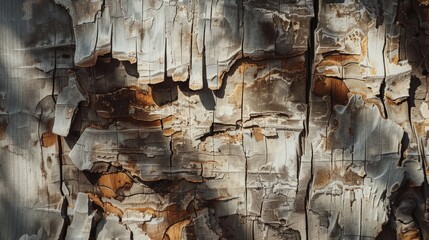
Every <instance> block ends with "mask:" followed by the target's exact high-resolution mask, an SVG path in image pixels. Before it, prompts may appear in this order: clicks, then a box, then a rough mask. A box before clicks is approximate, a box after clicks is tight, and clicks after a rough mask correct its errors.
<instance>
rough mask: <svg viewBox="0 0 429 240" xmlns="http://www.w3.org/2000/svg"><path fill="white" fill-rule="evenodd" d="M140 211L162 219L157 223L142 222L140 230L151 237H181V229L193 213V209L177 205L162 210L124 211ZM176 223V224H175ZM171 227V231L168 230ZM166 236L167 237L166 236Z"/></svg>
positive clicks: (137, 209) (188, 221)
mask: <svg viewBox="0 0 429 240" xmlns="http://www.w3.org/2000/svg"><path fill="white" fill-rule="evenodd" d="M128 210H131V211H140V212H144V213H146V214H150V215H153V216H155V217H162V218H163V221H161V222H160V223H158V224H143V225H142V226H141V228H142V230H143V231H144V232H146V233H147V234H148V235H149V237H150V238H151V239H181V238H175V237H177V236H180V237H181V232H182V229H183V228H184V227H185V226H186V225H188V224H189V223H190V218H191V216H192V215H193V214H194V211H193V210H183V209H181V208H180V207H178V206H177V205H170V206H168V207H167V208H165V209H163V210H155V209H153V208H149V207H146V208H128V209H126V210H125V211H128ZM176 224H177V226H175V225H176ZM171 228H172V230H171V231H169V230H170V229H171ZM166 237H167V238H166Z"/></svg>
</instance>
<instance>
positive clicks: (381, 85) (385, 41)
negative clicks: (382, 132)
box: [380, 26, 388, 119]
mask: <svg viewBox="0 0 429 240" xmlns="http://www.w3.org/2000/svg"><path fill="white" fill-rule="evenodd" d="M385 28H387V26H385ZM383 39H384V44H383V49H382V55H383V69H384V71H383V75H384V76H383V80H382V82H381V84H380V100H381V104H383V111H384V114H383V115H384V117H385V118H386V119H387V118H388V114H387V109H386V102H385V96H384V94H385V91H386V89H385V88H386V76H387V73H386V71H387V67H386V52H385V51H386V44H387V29H385V30H384V38H383Z"/></svg>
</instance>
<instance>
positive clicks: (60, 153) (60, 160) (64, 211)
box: [57, 135, 70, 240]
mask: <svg viewBox="0 0 429 240" xmlns="http://www.w3.org/2000/svg"><path fill="white" fill-rule="evenodd" d="M61 141H62V139H61V136H59V135H58V136H57V146H58V164H59V171H60V192H61V195H62V196H63V203H62V205H61V217H62V218H63V219H64V223H63V226H62V228H61V233H60V235H59V237H58V239H59V240H63V239H65V238H66V235H67V228H68V226H69V225H70V218H69V216H68V214H67V209H68V205H69V203H68V201H67V198H66V196H65V195H64V191H63V187H62V186H63V183H64V176H63V145H62V142H61Z"/></svg>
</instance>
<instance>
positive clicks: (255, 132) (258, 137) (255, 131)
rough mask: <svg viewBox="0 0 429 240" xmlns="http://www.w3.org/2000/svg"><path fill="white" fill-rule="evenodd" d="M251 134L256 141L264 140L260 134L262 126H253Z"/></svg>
mask: <svg viewBox="0 0 429 240" xmlns="http://www.w3.org/2000/svg"><path fill="white" fill-rule="evenodd" d="M253 135H254V136H255V140H256V141H257V142H260V141H262V140H264V135H263V134H262V128H260V127H255V128H253Z"/></svg>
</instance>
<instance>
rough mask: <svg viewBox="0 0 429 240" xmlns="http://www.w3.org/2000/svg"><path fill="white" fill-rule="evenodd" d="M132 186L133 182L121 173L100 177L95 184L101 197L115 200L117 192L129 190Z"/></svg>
mask: <svg viewBox="0 0 429 240" xmlns="http://www.w3.org/2000/svg"><path fill="white" fill-rule="evenodd" d="M132 185H133V180H132V179H131V178H130V177H129V176H128V175H127V174H125V173H123V172H119V173H110V174H105V175H102V176H101V177H100V178H99V179H98V182H97V186H98V188H99V190H100V191H101V193H102V194H103V197H107V198H116V197H117V191H118V190H120V189H124V188H130V187H131V186H132Z"/></svg>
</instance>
